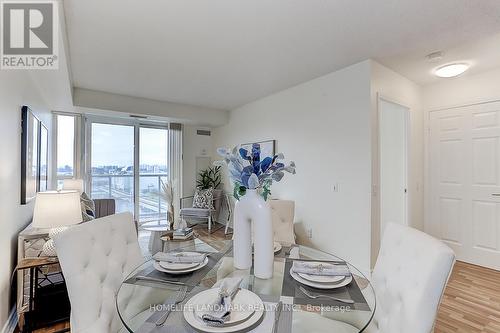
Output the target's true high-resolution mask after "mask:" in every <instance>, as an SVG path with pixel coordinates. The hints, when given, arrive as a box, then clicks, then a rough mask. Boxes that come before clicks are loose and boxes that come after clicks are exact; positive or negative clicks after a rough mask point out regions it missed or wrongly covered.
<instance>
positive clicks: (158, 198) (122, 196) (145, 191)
mask: <svg viewBox="0 0 500 333" xmlns="http://www.w3.org/2000/svg"><path fill="white" fill-rule="evenodd" d="M167 177H168V174H165V173H155V174H144V175H139V202H138V206H139V222H141V223H144V222H148V221H154V220H165V219H166V215H167V210H168V205H167V203H166V202H165V200H164V199H163V197H162V195H161V191H162V187H161V181H162V180H163V181H166V180H167ZM92 198H93V199H107V198H110V199H115V201H116V211H117V212H125V211H129V212H132V213H134V175H92Z"/></svg>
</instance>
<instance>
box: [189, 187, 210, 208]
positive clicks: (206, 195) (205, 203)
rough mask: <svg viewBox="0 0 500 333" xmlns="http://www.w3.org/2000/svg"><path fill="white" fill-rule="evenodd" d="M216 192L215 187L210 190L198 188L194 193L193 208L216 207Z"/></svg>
mask: <svg viewBox="0 0 500 333" xmlns="http://www.w3.org/2000/svg"><path fill="white" fill-rule="evenodd" d="M213 201H214V192H213V189H211V188H209V189H208V190H202V189H197V190H196V192H195V194H194V199H193V208H205V209H214V205H213Z"/></svg>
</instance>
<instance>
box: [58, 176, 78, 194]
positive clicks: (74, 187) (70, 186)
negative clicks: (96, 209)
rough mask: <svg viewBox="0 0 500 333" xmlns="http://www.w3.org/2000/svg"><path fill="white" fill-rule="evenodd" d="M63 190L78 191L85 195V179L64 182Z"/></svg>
mask: <svg viewBox="0 0 500 333" xmlns="http://www.w3.org/2000/svg"><path fill="white" fill-rule="evenodd" d="M63 190H65V191H78V193H80V194H82V193H83V179H65V180H63Z"/></svg>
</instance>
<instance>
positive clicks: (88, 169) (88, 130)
mask: <svg viewBox="0 0 500 333" xmlns="http://www.w3.org/2000/svg"><path fill="white" fill-rule="evenodd" d="M82 119H83V128H84V132H85V144H84V147H85V148H84V151H85V156H84V161H85V162H84V164H85V167H84V171H85V175H86V178H85V188H86V189H88V190H89V192H90V191H91V189H92V124H93V123H98V124H106V125H123V126H132V127H133V128H134V218H135V219H136V220H137V221H139V218H140V214H139V213H140V212H139V205H138V204H137V203H138V202H139V191H137V189H138V188H139V187H140V183H139V182H140V175H139V159H140V156H139V153H140V152H139V150H140V142H139V140H140V135H139V132H140V128H141V127H143V128H157V129H165V130H167V131H170V123H169V122H167V121H148V120H144V119H133V118H130V119H126V118H120V117H106V116H96V115H83V117H82ZM167 154H168V152H167ZM168 163H170V161H168ZM168 167H169V170H170V165H169V166H168ZM169 172H170V171H169ZM89 195H91V194H90V193H89Z"/></svg>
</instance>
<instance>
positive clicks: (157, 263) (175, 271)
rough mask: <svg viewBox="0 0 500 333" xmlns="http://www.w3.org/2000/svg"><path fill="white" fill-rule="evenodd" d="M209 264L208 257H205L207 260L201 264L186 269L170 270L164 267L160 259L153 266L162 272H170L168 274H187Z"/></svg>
mask: <svg viewBox="0 0 500 333" xmlns="http://www.w3.org/2000/svg"><path fill="white" fill-rule="evenodd" d="M207 264H208V258H205V261H203V263H201V264H199V265H198V264H197V266H195V267H193V268H189V269H184V270H169V269H165V268H163V267H162V266H161V265H160V263H159V262H158V261H155V262H154V264H153V267H154V268H155V269H156V270H157V271H160V272H164V273H168V274H186V273H191V272H194V271H197V270H199V269H200V268H203V267H205V266H206V265H207Z"/></svg>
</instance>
